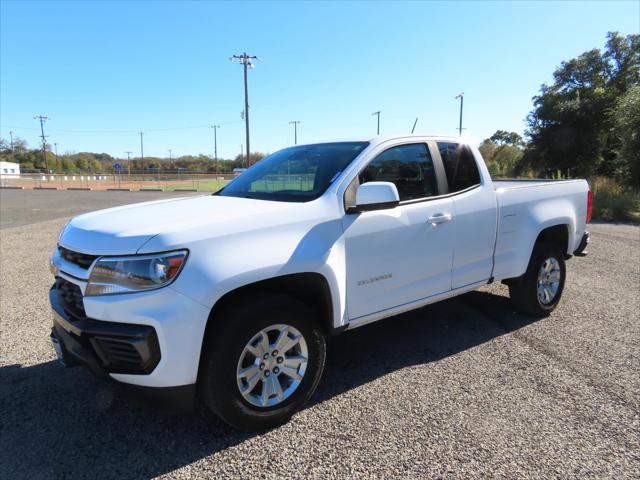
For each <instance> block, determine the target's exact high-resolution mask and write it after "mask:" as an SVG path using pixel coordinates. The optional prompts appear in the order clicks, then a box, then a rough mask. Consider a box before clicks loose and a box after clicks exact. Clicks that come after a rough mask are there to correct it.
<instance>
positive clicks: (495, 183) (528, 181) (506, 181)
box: [492, 178, 579, 190]
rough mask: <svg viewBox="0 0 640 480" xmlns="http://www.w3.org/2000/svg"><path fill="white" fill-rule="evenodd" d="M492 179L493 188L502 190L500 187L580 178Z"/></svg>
mask: <svg viewBox="0 0 640 480" xmlns="http://www.w3.org/2000/svg"><path fill="white" fill-rule="evenodd" d="M492 181H493V189H494V190H500V189H507V188H525V187H537V186H540V185H545V184H555V183H563V182H574V181H579V180H550V179H536V178H533V179H526V180H520V179H511V178H507V179H504V180H496V179H492Z"/></svg>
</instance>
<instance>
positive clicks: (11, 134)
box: [9, 130, 13, 153]
mask: <svg viewBox="0 0 640 480" xmlns="http://www.w3.org/2000/svg"><path fill="white" fill-rule="evenodd" d="M9 136H10V137H11V153H13V132H12V131H11V130H9Z"/></svg>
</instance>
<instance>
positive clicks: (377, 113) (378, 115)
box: [371, 110, 380, 135]
mask: <svg viewBox="0 0 640 480" xmlns="http://www.w3.org/2000/svg"><path fill="white" fill-rule="evenodd" d="M374 115H376V116H377V117H378V130H377V132H378V133H377V134H376V135H380V110H378V111H377V112H373V113H372V114H371V116H372V117H373V116H374Z"/></svg>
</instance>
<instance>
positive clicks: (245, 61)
mask: <svg viewBox="0 0 640 480" xmlns="http://www.w3.org/2000/svg"><path fill="white" fill-rule="evenodd" d="M229 60H231V61H232V62H233V61H234V60H237V61H238V62H239V63H241V64H242V66H243V67H244V68H243V69H244V125H245V134H246V143H247V167H249V166H250V165H249V152H250V151H251V148H250V146H249V87H248V85H247V68H251V69H253V68H255V65H254V63H253V61H254V60H258V61H262V60H260V59H259V58H258V57H256V56H255V55H247V53H246V52H245V53H243V54H242V55H232V56H231V57H229Z"/></svg>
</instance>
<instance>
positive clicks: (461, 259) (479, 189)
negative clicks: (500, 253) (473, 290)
mask: <svg viewBox="0 0 640 480" xmlns="http://www.w3.org/2000/svg"><path fill="white" fill-rule="evenodd" d="M437 145H438V154H439V155H440V158H441V160H442V164H443V167H444V170H445V173H446V181H447V189H448V192H449V195H450V196H451V199H452V200H453V207H454V211H455V216H456V222H455V230H456V231H455V235H454V245H455V250H454V259H453V269H452V280H451V286H452V288H453V289H456V288H460V287H464V286H466V285H471V284H473V283H477V282H482V281H486V280H488V279H489V277H490V276H491V272H492V269H493V250H494V246H495V240H496V224H497V217H496V215H497V206H496V195H495V192H494V190H493V187H492V185H490V184H489V185H486V184H484V182H483V175H482V172H481V171H480V169H479V168H478V163H477V160H476V158H475V156H474V154H473V151H472V150H471V148H470V147H469V146H468V145H464V144H461V143H458V142H452V141H443V142H437Z"/></svg>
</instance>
